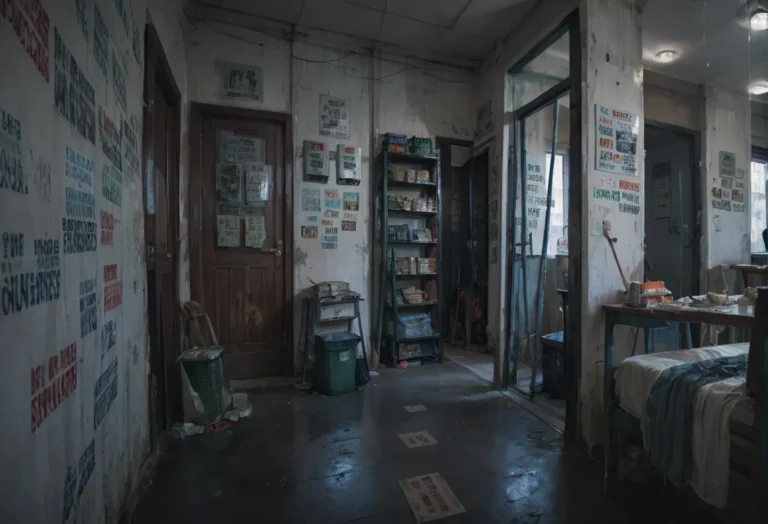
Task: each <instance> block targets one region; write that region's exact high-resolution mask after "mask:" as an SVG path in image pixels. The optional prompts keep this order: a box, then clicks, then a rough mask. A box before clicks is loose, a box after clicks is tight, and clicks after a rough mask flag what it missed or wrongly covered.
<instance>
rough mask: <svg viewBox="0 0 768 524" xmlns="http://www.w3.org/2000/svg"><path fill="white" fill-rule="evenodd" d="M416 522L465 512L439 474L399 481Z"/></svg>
mask: <svg viewBox="0 0 768 524" xmlns="http://www.w3.org/2000/svg"><path fill="white" fill-rule="evenodd" d="M400 488H401V489H402V490H403V493H404V494H405V498H406V499H407V500H408V505H409V506H411V511H413V516H414V517H416V522H430V521H433V520H437V519H442V518H445V517H450V516H452V515H458V514H459V513H464V512H466V510H465V509H464V506H462V505H461V502H459V499H457V498H456V495H454V494H453V491H451V488H450V487H449V486H448V483H447V482H446V481H445V480H444V479H443V477H442V476H441V475H440V473H429V474H427V475H421V476H418V477H412V478H409V479H405V480H401V481H400Z"/></svg>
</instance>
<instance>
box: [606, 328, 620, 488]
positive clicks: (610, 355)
mask: <svg viewBox="0 0 768 524" xmlns="http://www.w3.org/2000/svg"><path fill="white" fill-rule="evenodd" d="M613 331H614V318H613V314H612V313H606V315H605V355H604V358H603V395H604V396H603V409H604V416H605V435H604V441H605V491H606V493H611V492H612V491H613V486H614V484H615V482H616V480H617V478H618V449H617V448H618V446H617V441H616V431H615V427H614V426H615V423H614V420H613V367H614V363H615V360H616V348H615V346H614V339H613Z"/></svg>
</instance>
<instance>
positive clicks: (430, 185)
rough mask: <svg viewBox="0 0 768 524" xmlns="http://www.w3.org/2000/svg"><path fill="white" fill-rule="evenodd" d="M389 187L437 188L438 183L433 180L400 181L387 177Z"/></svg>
mask: <svg viewBox="0 0 768 524" xmlns="http://www.w3.org/2000/svg"><path fill="white" fill-rule="evenodd" d="M387 186H389V187H413V188H417V189H437V184H433V183H431V182H398V181H397V180H392V179H391V178H388V179H387Z"/></svg>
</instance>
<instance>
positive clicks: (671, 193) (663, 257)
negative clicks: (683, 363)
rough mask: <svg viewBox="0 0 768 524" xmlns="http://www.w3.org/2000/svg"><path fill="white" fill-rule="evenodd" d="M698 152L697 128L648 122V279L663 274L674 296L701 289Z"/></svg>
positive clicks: (646, 173) (646, 248)
mask: <svg viewBox="0 0 768 524" xmlns="http://www.w3.org/2000/svg"><path fill="white" fill-rule="evenodd" d="M697 158H698V154H697V136H696V133H695V132H693V131H688V130H683V129H678V128H673V127H669V126H665V125H660V124H655V123H646V125H645V187H646V192H645V209H646V213H645V245H646V247H645V256H646V260H645V280H663V281H664V284H665V285H666V287H667V289H669V290H670V291H672V295H673V296H674V297H675V298H681V297H689V296H693V295H697V294H698V291H699V272H698V271H697V270H694V271H691V268H698V267H700V264H699V226H698V225H697V220H696V217H697V215H699V213H700V211H701V200H700V197H699V188H700V185H699V180H698V176H697V173H698V170H697V169H696V164H697ZM717 189H719V190H720V191H722V190H723V189H727V188H717ZM699 216H700V215H699ZM696 339H697V337H694V340H696Z"/></svg>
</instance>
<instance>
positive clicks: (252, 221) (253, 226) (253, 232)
mask: <svg viewBox="0 0 768 524" xmlns="http://www.w3.org/2000/svg"><path fill="white" fill-rule="evenodd" d="M266 238H267V230H266V227H265V223H264V216H263V215H250V216H247V217H245V247H258V248H261V247H264V240H265V239H266Z"/></svg>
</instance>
